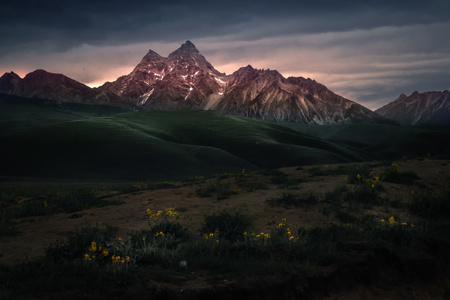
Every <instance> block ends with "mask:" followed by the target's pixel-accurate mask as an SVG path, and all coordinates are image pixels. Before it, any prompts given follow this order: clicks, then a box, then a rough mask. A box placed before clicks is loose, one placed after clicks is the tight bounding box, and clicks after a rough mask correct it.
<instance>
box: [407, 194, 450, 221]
mask: <svg viewBox="0 0 450 300" xmlns="http://www.w3.org/2000/svg"><path fill="white" fill-rule="evenodd" d="M408 206H409V207H408V208H409V211H410V212H411V213H413V214H415V215H418V216H422V217H427V218H444V217H449V216H450V191H445V192H442V193H441V194H439V195H435V194H434V193H433V192H432V191H431V190H426V191H424V192H417V193H414V194H413V195H412V201H411V202H410V203H409V205H408Z"/></svg>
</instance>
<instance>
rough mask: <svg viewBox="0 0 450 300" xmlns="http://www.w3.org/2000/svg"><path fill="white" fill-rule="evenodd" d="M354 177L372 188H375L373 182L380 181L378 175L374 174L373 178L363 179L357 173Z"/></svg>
mask: <svg viewBox="0 0 450 300" xmlns="http://www.w3.org/2000/svg"><path fill="white" fill-rule="evenodd" d="M356 179H357V180H358V181H359V182H361V183H365V184H370V186H371V187H372V188H375V184H376V183H377V182H379V181H380V176H375V178H373V179H365V178H363V177H362V176H361V175H360V174H357V175H356Z"/></svg>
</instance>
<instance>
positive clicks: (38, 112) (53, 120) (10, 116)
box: [0, 94, 126, 137]
mask: <svg viewBox="0 0 450 300" xmlns="http://www.w3.org/2000/svg"><path fill="white" fill-rule="evenodd" d="M123 112H126V110H125V109H122V108H119V107H114V106H107V105H95V104H92V105H87V104H78V103H60V102H57V101H51V100H42V99H29V98H22V97H17V96H11V95H6V94H0V137H2V136H6V135H9V134H11V133H14V132H18V131H21V130H24V129H28V128H33V127H36V126H43V125H51V124H57V123H60V122H65V121H72V120H83V119H87V118H95V117H101V116H109V115H113V114H117V113H123Z"/></svg>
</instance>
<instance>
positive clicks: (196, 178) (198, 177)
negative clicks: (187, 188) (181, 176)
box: [192, 175, 205, 180]
mask: <svg viewBox="0 0 450 300" xmlns="http://www.w3.org/2000/svg"><path fill="white" fill-rule="evenodd" d="M192 179H194V180H202V179H205V176H198V175H195V176H193V177H192Z"/></svg>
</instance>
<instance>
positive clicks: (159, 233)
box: [155, 231, 164, 237]
mask: <svg viewBox="0 0 450 300" xmlns="http://www.w3.org/2000/svg"><path fill="white" fill-rule="evenodd" d="M155 236H156V237H158V236H162V237H164V232H162V231H160V232H158V233H157V234H155Z"/></svg>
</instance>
